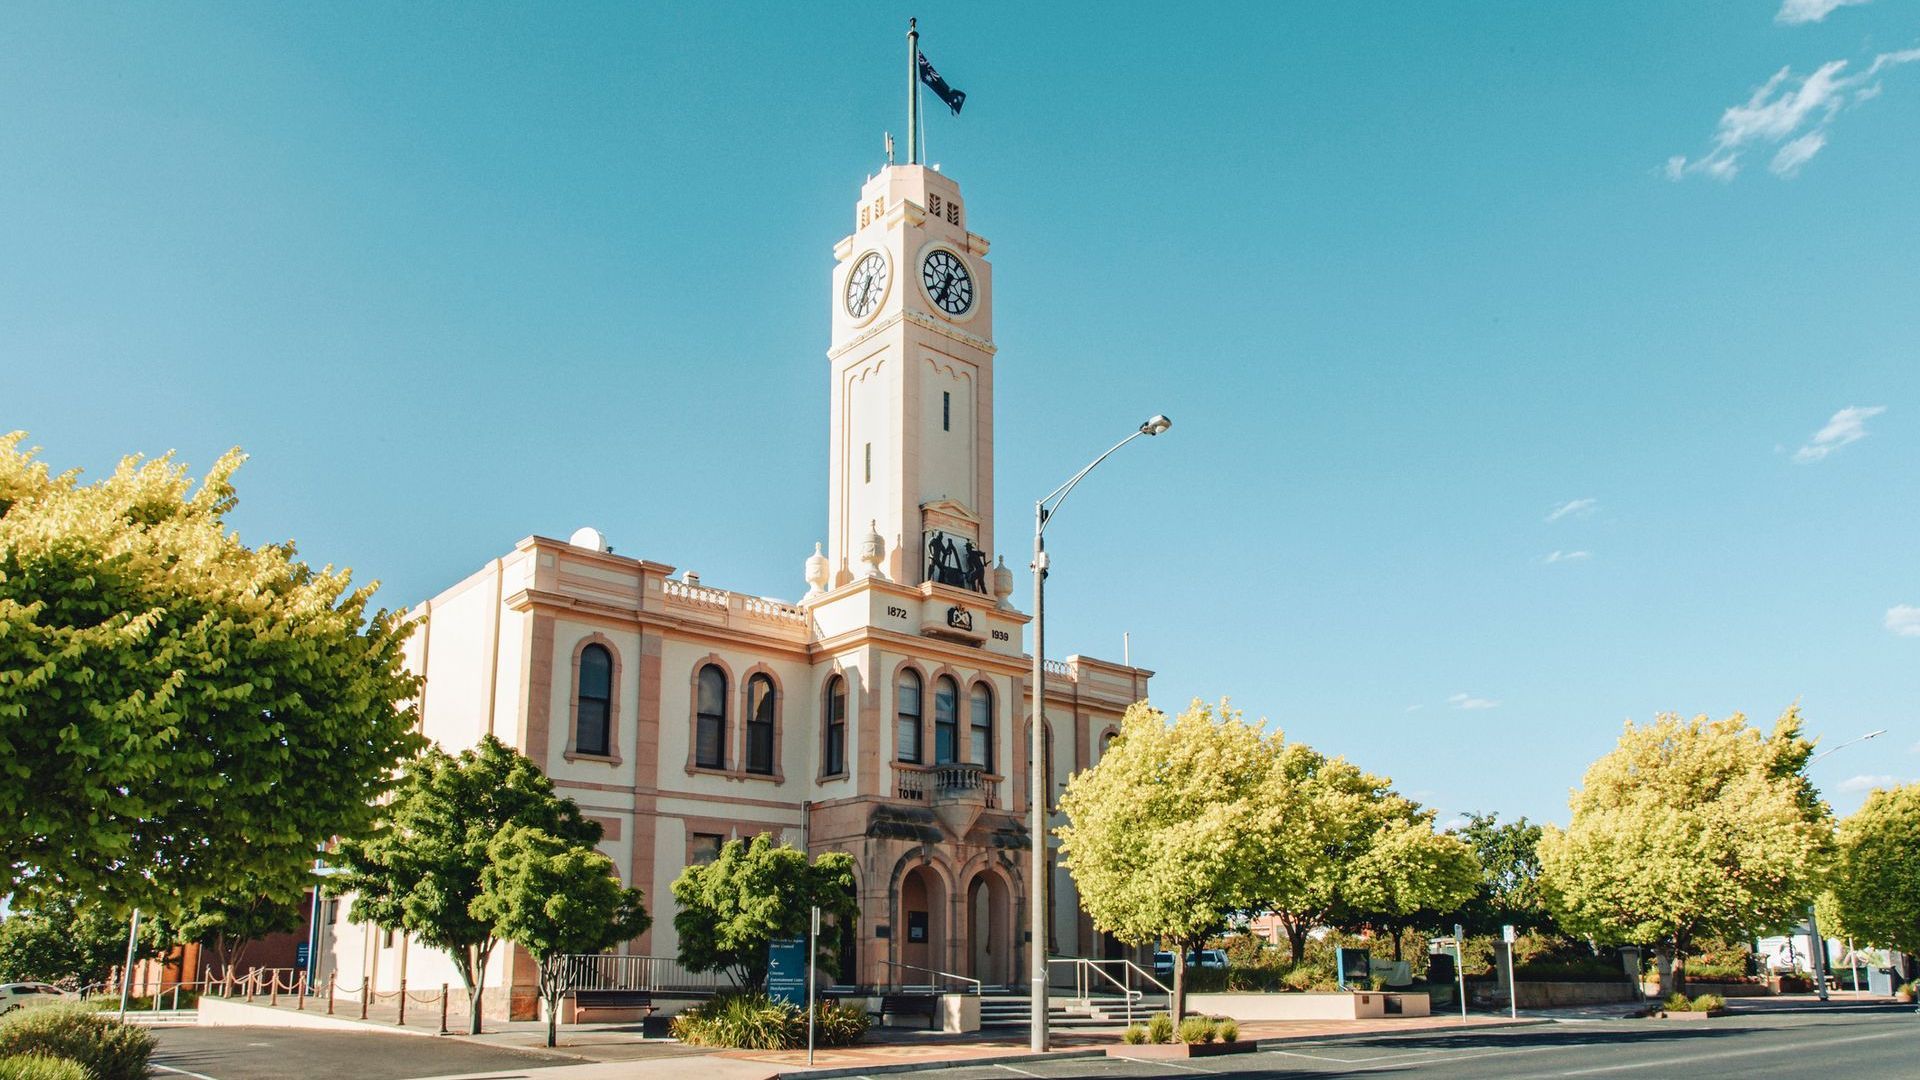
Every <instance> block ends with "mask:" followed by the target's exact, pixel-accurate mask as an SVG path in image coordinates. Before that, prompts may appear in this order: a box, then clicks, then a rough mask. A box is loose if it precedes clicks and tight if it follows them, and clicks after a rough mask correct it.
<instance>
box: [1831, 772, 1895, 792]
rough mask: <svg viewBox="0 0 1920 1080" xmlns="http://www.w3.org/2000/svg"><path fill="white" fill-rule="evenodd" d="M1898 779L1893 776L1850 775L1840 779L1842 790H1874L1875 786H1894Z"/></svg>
mask: <svg viewBox="0 0 1920 1080" xmlns="http://www.w3.org/2000/svg"><path fill="white" fill-rule="evenodd" d="M1897 782H1898V781H1896V780H1894V778H1893V777H1891V776H1867V775H1864V774H1863V775H1860V776H1849V777H1847V778H1846V779H1845V780H1842V781H1840V790H1841V791H1872V790H1873V789H1874V788H1887V787H1892V786H1894V784H1895V783H1897Z"/></svg>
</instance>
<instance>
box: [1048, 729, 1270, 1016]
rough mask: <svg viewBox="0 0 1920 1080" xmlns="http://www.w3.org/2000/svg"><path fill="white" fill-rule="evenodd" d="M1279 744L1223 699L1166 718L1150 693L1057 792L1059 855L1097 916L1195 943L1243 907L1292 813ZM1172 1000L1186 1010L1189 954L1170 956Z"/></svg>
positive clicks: (1128, 936) (1182, 943)
mask: <svg viewBox="0 0 1920 1080" xmlns="http://www.w3.org/2000/svg"><path fill="white" fill-rule="evenodd" d="M1284 748H1285V743H1284V741H1283V740H1282V737H1281V736H1280V734H1279V733H1278V732H1274V733H1271V734H1268V733H1265V732H1263V731H1261V729H1260V727H1259V725H1257V724H1252V723H1248V722H1247V721H1246V720H1245V719H1244V718H1243V717H1242V716H1241V715H1240V713H1239V712H1237V711H1235V710H1233V709H1231V708H1228V707H1227V706H1226V704H1225V703H1224V702H1223V703H1222V704H1221V706H1220V708H1219V710H1218V712H1216V711H1215V710H1214V709H1213V708H1212V707H1210V706H1208V705H1206V704H1205V703H1203V702H1200V701H1195V702H1194V703H1193V704H1192V705H1191V706H1189V707H1188V708H1187V711H1185V712H1183V713H1181V714H1180V715H1179V716H1178V717H1176V718H1174V719H1173V721H1172V722H1168V720H1167V717H1166V714H1164V713H1162V712H1160V711H1159V710H1156V709H1154V708H1152V707H1150V706H1148V705H1147V704H1146V703H1145V702H1141V703H1139V704H1136V705H1134V706H1133V707H1132V708H1130V709H1128V710H1127V715H1126V717H1125V719H1124V720H1123V721H1122V724H1121V729H1120V735H1119V737H1118V738H1116V739H1115V740H1114V741H1113V743H1112V744H1111V745H1110V746H1109V747H1108V748H1107V751H1106V753H1104V754H1103V755H1101V758H1100V763H1099V764H1098V765H1096V766H1095V767H1094V768H1091V769H1088V770H1085V771H1083V772H1080V773H1077V774H1075V775H1074V777H1073V779H1072V780H1071V781H1070V782H1069V783H1068V784H1067V790H1066V793H1065V794H1064V795H1062V796H1061V799H1060V809H1061V812H1062V813H1064V814H1065V815H1066V818H1067V822H1068V823H1067V824H1066V825H1064V826H1062V827H1061V828H1060V829H1059V830H1058V835H1059V837H1060V856H1061V858H1060V861H1061V865H1062V866H1064V867H1066V868H1067V870H1068V871H1069V872H1070V873H1071V874H1072V875H1073V880H1074V884H1075V885H1076V886H1078V888H1079V892H1080V902H1081V905H1082V906H1083V907H1085V908H1086V911H1087V914H1088V915H1090V916H1091V917H1092V919H1093V924H1094V926H1095V927H1097V928H1099V929H1100V930H1101V931H1103V932H1106V933H1110V934H1112V935H1114V936H1115V937H1116V938H1119V939H1120V940H1121V941H1124V942H1126V943H1128V944H1131V945H1145V944H1150V943H1154V942H1158V941H1161V940H1165V941H1167V942H1169V943H1171V945H1172V946H1173V948H1174V950H1175V955H1176V956H1183V955H1184V954H1185V952H1186V950H1188V949H1190V948H1198V947H1199V946H1201V945H1202V944H1203V943H1204V942H1205V941H1206V938H1207V936H1208V935H1209V934H1212V933H1214V932H1216V931H1218V930H1219V929H1220V928H1221V927H1222V926H1224V925H1225V924H1226V921H1227V919H1228V917H1229V916H1230V915H1232V914H1234V913H1236V912H1241V911H1245V910H1247V909H1248V908H1250V907H1251V906H1252V905H1253V903H1254V901H1255V899H1256V898H1257V897H1258V895H1259V892H1260V881H1261V876H1262V874H1263V872H1264V870H1265V868H1266V867H1268V866H1269V865H1270V864H1272V863H1274V862H1275V861H1276V858H1277V853H1278V852H1280V851H1281V850H1282V848H1283V844H1282V841H1283V839H1284V837H1285V835H1286V831H1287V829H1288V828H1289V827H1290V826H1292V825H1294V824H1295V823H1296V822H1295V819H1296V817H1297V815H1296V813H1295V812H1294V809H1293V807H1292V799H1291V794H1290V792H1291V789H1290V787H1289V786H1288V784H1287V778H1286V775H1285V771H1284V769H1283V768H1282V762H1281V759H1282V755H1283V752H1284ZM1173 978H1174V983H1173V998H1174V1000H1173V1002H1172V1006H1173V1010H1174V1015H1175V1016H1180V1015H1183V1014H1184V1012H1185V1009H1186V965H1185V964H1184V963H1179V962H1176V963H1175V964H1174V965H1173Z"/></svg>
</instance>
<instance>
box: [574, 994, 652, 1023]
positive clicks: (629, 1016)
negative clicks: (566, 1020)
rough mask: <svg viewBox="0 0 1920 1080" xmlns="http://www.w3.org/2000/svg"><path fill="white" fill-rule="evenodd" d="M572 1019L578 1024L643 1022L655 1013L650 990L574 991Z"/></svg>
mask: <svg viewBox="0 0 1920 1080" xmlns="http://www.w3.org/2000/svg"><path fill="white" fill-rule="evenodd" d="M573 1010H574V1019H575V1020H576V1021H578V1022H592V1021H621V1020H645V1019H646V1018H647V1017H649V1016H652V1015H653V1014H654V1011H655V1007H654V1004H653V992H652V991H651V990H576V991H574V992H573Z"/></svg>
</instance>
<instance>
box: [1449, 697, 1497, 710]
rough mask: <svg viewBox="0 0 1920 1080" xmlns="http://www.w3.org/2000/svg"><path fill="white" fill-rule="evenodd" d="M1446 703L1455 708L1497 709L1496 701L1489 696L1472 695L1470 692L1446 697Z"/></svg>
mask: <svg viewBox="0 0 1920 1080" xmlns="http://www.w3.org/2000/svg"><path fill="white" fill-rule="evenodd" d="M1447 704H1449V705H1451V706H1453V707H1454V708H1456V709H1497V708H1499V707H1500V703H1499V702H1498V701H1494V700H1492V699H1490V698H1483V697H1474V696H1472V695H1471V694H1455V695H1453V696H1452V697H1450V698H1448V699H1447Z"/></svg>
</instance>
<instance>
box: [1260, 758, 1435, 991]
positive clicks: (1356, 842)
mask: <svg viewBox="0 0 1920 1080" xmlns="http://www.w3.org/2000/svg"><path fill="white" fill-rule="evenodd" d="M1280 766H1281V771H1282V773H1283V776H1284V779H1283V780H1282V781H1281V782H1280V784H1279V785H1278V789H1279V790H1287V791H1289V792H1290V795H1289V797H1290V799H1291V801H1292V804H1293V806H1294V813H1293V814H1292V815H1291V816H1290V818H1289V823H1290V828H1289V829H1288V830H1287V831H1286V833H1285V835H1284V836H1283V837H1282V838H1281V839H1280V843H1279V848H1278V850H1277V851H1276V852H1275V854H1273V855H1272V856H1270V857H1269V858H1268V860H1267V861H1266V863H1265V864H1264V865H1263V866H1262V868H1261V871H1262V875H1261V878H1260V881H1259V883H1258V885H1257V892H1258V897H1259V899H1258V906H1259V907H1260V908H1263V909H1264V910H1267V911H1270V912H1272V914H1273V916H1274V918H1275V919H1276V920H1277V921H1278V922H1279V924H1280V927H1281V929H1282V930H1283V931H1285V932H1286V935H1287V944H1288V947H1289V950H1290V954H1291V960H1292V962H1293V963H1295V964H1298V963H1301V962H1303V961H1304V960H1305V959H1306V956H1307V934H1308V933H1309V932H1310V931H1311V930H1312V929H1313V928H1314V927H1316V926H1330V925H1354V924H1358V923H1364V922H1365V921H1366V914H1365V913H1364V912H1362V911H1361V910H1360V909H1359V908H1358V907H1357V906H1356V904H1355V898H1354V897H1352V896H1350V895H1349V893H1350V888H1349V885H1350V875H1351V874H1352V872H1353V871H1354V869H1355V868H1356V867H1358V866H1360V865H1361V860H1362V859H1363V858H1364V857H1365V855H1366V854H1367V852H1368V851H1369V850H1370V849H1371V848H1372V846H1373V844H1374V841H1375V839H1376V837H1378V836H1379V835H1380V833H1381V832H1382V831H1383V830H1384V829H1386V828H1388V827H1389V826H1390V825H1391V824H1393V823H1395V822H1407V821H1412V820H1414V819H1415V818H1416V817H1417V816H1418V815H1419V812H1420V810H1419V807H1418V806H1417V805H1416V804H1415V803H1413V801H1412V800H1410V799H1407V798H1405V797H1404V796H1402V795H1400V794H1399V793H1397V792H1395V791H1394V790H1393V786H1392V783H1391V781H1389V780H1388V779H1387V778H1386V777H1384V776H1376V775H1374V774H1372V773H1369V772H1366V771H1364V770H1362V769H1360V768H1359V767H1358V766H1356V765H1354V764H1353V763H1352V762H1349V761H1347V760H1345V759H1344V758H1339V757H1331V758H1330V757H1327V756H1326V755H1325V754H1322V753H1320V752H1319V751H1317V750H1315V749H1313V748H1312V747H1310V746H1306V745H1304V744H1301V743H1293V744H1290V745H1288V746H1287V747H1285V749H1284V751H1283V753H1282V756H1281V762H1280Z"/></svg>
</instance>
